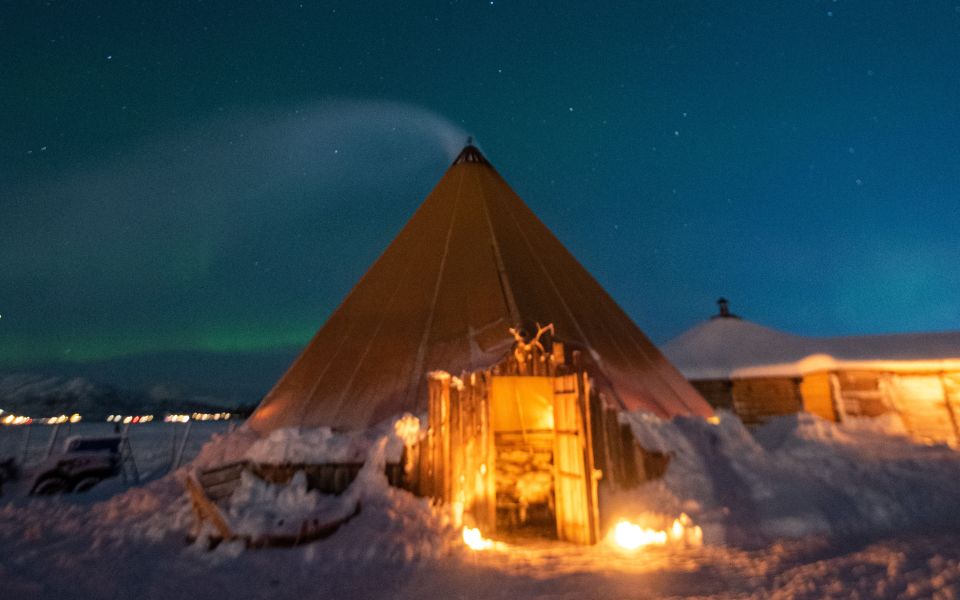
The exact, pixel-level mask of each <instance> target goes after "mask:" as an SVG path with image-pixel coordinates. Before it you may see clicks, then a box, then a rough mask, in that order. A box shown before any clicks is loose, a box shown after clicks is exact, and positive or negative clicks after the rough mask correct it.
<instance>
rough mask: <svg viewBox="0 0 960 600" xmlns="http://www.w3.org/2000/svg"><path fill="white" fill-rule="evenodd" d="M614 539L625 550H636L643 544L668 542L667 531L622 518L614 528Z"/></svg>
mask: <svg viewBox="0 0 960 600" xmlns="http://www.w3.org/2000/svg"><path fill="white" fill-rule="evenodd" d="M613 539H614V541H615V542H617V545H618V546H620V547H621V548H623V549H625V550H636V549H637V548H640V547H641V546H651V545H657V546H662V545H664V544H666V543H667V532H666V531H656V530H653V529H646V528H644V527H640V526H639V525H636V524H634V523H631V522H630V521H626V520H621V521H620V522H619V523H617V526H616V527H615V528H614V530H613Z"/></svg>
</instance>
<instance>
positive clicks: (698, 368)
mask: <svg viewBox="0 0 960 600" xmlns="http://www.w3.org/2000/svg"><path fill="white" fill-rule="evenodd" d="M663 353H664V355H665V356H666V357H667V358H668V359H669V360H670V361H671V362H672V363H673V364H674V365H675V366H676V367H677V368H678V369H680V371H681V372H682V373H683V374H684V375H685V376H686V377H687V378H689V379H729V378H731V376H733V375H734V374H735V375H736V376H738V377H746V376H760V375H773V374H798V373H801V372H810V371H811V370H819V369H821V367H822V368H824V369H828V368H841V367H842V366H845V367H852V366H854V365H856V366H858V367H859V368H864V369H866V368H874V367H876V368H879V367H880V366H881V364H882V365H884V366H885V368H891V369H892V368H894V367H896V368H898V369H907V368H911V367H910V365H906V364H904V363H906V362H913V363H916V364H914V365H913V367H914V368H920V367H921V366H922V365H921V364H920V363H921V362H925V363H926V364H927V366H931V365H934V364H936V365H943V364H946V363H944V362H943V361H949V360H954V359H955V360H960V331H952V332H942V333H902V334H888V335H859V336H836V337H803V336H798V335H792V334H789V333H785V332H782V331H777V330H776V329H770V328H769V327H764V326H762V325H758V324H756V323H752V322H750V321H745V320H742V319H739V318H714V319H710V320H708V321H704V322H702V323H699V324H697V325H695V326H694V327H692V328H690V329H688V330H687V331H685V332H684V333H682V334H680V335H679V336H677V337H676V338H674V339H673V340H671V341H669V342H667V343H666V344H665V345H664V346H663ZM894 363H896V364H894Z"/></svg>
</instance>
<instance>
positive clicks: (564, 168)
mask: <svg viewBox="0 0 960 600" xmlns="http://www.w3.org/2000/svg"><path fill="white" fill-rule="evenodd" d="M606 4H612V3H586V2H585V3H572V2H556V1H554V2H509V1H502V0H496V1H494V2H490V1H489V0H486V1H483V2H473V1H470V2H438V3H427V2H418V3H403V2H393V3H383V2H358V1H350V2H343V3H334V2H319V3H317V2H308V1H304V2H281V1H276V2H263V3H253V2H240V1H237V0H234V1H231V2H216V1H208V2H179V1H175V0H164V1H162V2H149V3H143V2H133V1H125V2H98V1H93V0H91V1H86V2H47V3H41V2H7V3H4V5H3V7H2V9H0V369H8V370H9V369H17V368H27V367H29V366H31V365H37V364H43V363H51V362H57V361H73V362H80V363H84V362H90V361H96V360H100V359H106V358H111V357H122V356H129V355H135V354H149V353H156V352H165V351H188V352H197V351H214V352H218V353H235V352H266V351H269V350H273V349H276V348H291V347H293V346H300V345H303V344H304V343H305V342H306V341H307V340H308V339H309V337H310V336H311V335H312V334H313V333H314V331H316V329H318V328H319V327H320V326H321V325H322V324H323V322H324V321H325V319H326V317H327V316H328V315H329V314H330V312H331V311H332V310H333V309H334V308H335V307H336V305H337V304H338V303H339V302H340V300H341V299H342V298H343V296H344V295H345V294H346V293H347V291H348V290H349V289H350V287H351V286H352V285H353V283H354V282H355V281H356V280H357V279H358V278H359V277H360V276H361V275H362V274H363V272H364V271H365V270H366V268H367V267H368V266H369V265H370V263H371V262H372V261H373V260H374V259H375V258H376V257H377V256H378V255H379V253H380V252H381V251H382V250H383V249H384V248H385V247H386V245H387V244H388V243H389V241H390V240H391V239H392V237H393V236H394V235H395V234H396V233H397V232H398V231H399V229H400V227H401V226H402V225H403V223H404V222H405V221H406V219H407V218H408V217H409V216H410V215H411V214H412V212H413V210H414V209H415V208H416V207H417V205H418V204H419V202H420V201H421V200H422V199H423V198H424V197H425V196H426V194H427V193H428V192H429V191H430V189H431V188H432V187H433V185H434V184H435V183H436V182H437V180H438V179H439V178H440V176H441V175H442V174H443V172H444V170H445V169H446V168H447V166H448V164H449V162H450V160H451V159H452V158H453V156H455V155H456V153H457V152H458V150H459V149H460V147H461V146H462V145H463V144H464V142H465V141H466V137H467V135H473V136H474V137H475V139H476V140H477V143H478V144H479V145H480V147H481V148H482V150H483V151H484V153H485V154H486V155H487V157H488V158H489V159H490V160H491V162H492V163H493V164H494V165H495V166H496V168H497V169H498V170H499V171H500V173H501V174H503V176H504V177H505V178H506V179H507V181H508V182H510V183H511V185H512V186H513V187H514V189H515V190H516V191H517V193H518V194H519V195H520V196H521V197H522V198H524V200H525V201H526V202H527V203H528V204H529V205H530V206H531V207H532V208H533V210H534V211H535V212H536V213H537V214H538V215H539V216H540V217H541V218H542V219H543V221H544V222H546V223H547V225H548V226H549V227H550V228H551V229H552V230H553V231H554V232H555V233H556V234H557V235H558V237H559V238H560V239H561V240H562V241H563V242H564V243H565V244H566V245H567V246H568V248H569V249H570V250H571V251H572V252H573V253H574V255H575V256H577V257H578V258H579V259H580V260H581V262H583V263H584V265H585V266H586V267H587V268H588V269H589V270H590V271H591V272H592V273H593V274H594V275H595V276H596V277H597V279H598V280H599V281H600V282H601V283H602V284H603V285H604V286H606V288H607V289H608V290H609V291H610V293H611V294H612V295H613V297H614V298H615V299H616V300H617V301H619V302H620V303H621V305H622V306H623V307H624V308H625V309H626V311H627V312H628V313H629V314H630V315H631V316H633V318H634V319H635V320H636V322H637V323H638V324H639V325H640V327H641V328H642V329H644V330H645V331H646V332H647V333H648V334H649V335H650V336H651V338H652V339H653V340H654V341H656V342H660V343H662V342H665V341H667V340H668V339H670V338H671V337H672V336H674V335H676V334H678V333H680V332H681V331H683V330H684V329H686V328H687V327H690V326H691V325H693V324H694V323H695V322H697V321H698V320H701V319H703V318H706V317H707V316H708V315H710V314H712V313H713V312H714V310H715V306H714V304H713V302H714V300H715V299H716V298H717V297H718V296H721V295H723V296H726V297H728V298H730V299H731V301H732V308H733V310H734V311H735V312H737V313H739V314H742V315H743V316H745V317H747V318H750V319H752V320H756V321H759V322H761V323H764V324H766V325H769V326H773V327H777V328H780V329H785V330H788V331H791V332H794V333H800V334H809V335H837V334H858V333H882V332H898V331H915V330H943V329H957V328H958V323H960V269H958V268H957V265H958V258H960V6H957V5H956V3H955V2H936V1H933V0H930V1H923V2H881V1H880V0H869V1H863V2H855V1H845V0H840V1H837V2H832V1H829V0H827V1H812V0H810V1H796V2H770V1H768V0H761V1H744V0H738V1H736V2H729V1H723V2H674V1H671V2H658V3H654V2H642V3H629V4H633V5H634V6H623V7H618V8H615V7H610V6H603V5H606ZM622 4H628V3H622ZM597 5H600V6H597Z"/></svg>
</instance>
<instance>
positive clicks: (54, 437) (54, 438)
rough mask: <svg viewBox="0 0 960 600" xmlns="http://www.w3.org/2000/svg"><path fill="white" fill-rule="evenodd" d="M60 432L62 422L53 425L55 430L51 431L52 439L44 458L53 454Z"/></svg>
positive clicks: (48, 443)
mask: <svg viewBox="0 0 960 600" xmlns="http://www.w3.org/2000/svg"><path fill="white" fill-rule="evenodd" d="M59 434H60V423H57V424H55V425H54V426H53V431H51V432H50V441H49V442H47V452H46V454H44V455H43V457H44V458H50V455H51V454H53V447H54V446H55V445H56V443H57V436H58V435H59Z"/></svg>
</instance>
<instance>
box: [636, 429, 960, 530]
mask: <svg viewBox="0 0 960 600" xmlns="http://www.w3.org/2000/svg"><path fill="white" fill-rule="evenodd" d="M627 419H628V420H629V423H630V425H631V427H632V429H633V431H634V435H635V436H636V438H637V440H638V442H639V443H640V444H641V445H642V446H644V447H645V448H647V449H650V450H655V451H660V452H667V453H669V454H670V456H671V462H670V466H669V468H668V469H667V473H666V475H665V477H664V479H663V480H662V481H659V482H653V483H651V484H647V485H645V486H642V487H641V488H640V491H638V492H637V494H634V495H633V498H632V499H633V500H634V501H636V502H638V504H640V505H645V506H659V507H662V509H663V510H664V511H677V510H678V509H682V510H685V511H686V512H688V513H690V514H691V515H692V516H693V517H694V520H695V521H696V522H697V523H699V524H702V525H703V527H704V533H705V540H706V541H707V542H708V543H710V542H718V541H726V542H728V543H733V544H735V545H742V546H746V547H756V546H758V545H761V544H765V543H767V542H769V541H770V540H774V539H779V538H793V537H803V536H809V535H826V536H838V537H848V536H863V535H876V534H883V533H887V532H891V531H895V530H898V529H906V530H913V531H917V530H925V529H929V528H937V527H944V526H946V527H954V528H960V523H957V522H956V518H955V516H954V513H955V507H956V506H957V504H958V503H960V454H958V453H956V452H954V451H952V450H950V449H949V448H947V447H946V446H932V447H931V446H919V445H915V444H913V443H911V442H910V440H909V439H907V438H905V437H898V436H891V435H889V434H890V433H891V432H897V431H902V424H898V423H896V422H895V421H894V420H890V419H887V420H882V421H875V422H872V423H868V422H866V421H862V422H861V421H857V422H854V423H852V424H850V425H847V424H843V425H838V424H836V423H832V422H828V421H824V420H822V419H819V418H818V417H815V416H813V415H810V414H807V413H799V414H796V415H789V416H784V417H780V418H777V419H774V420H772V421H771V422H770V423H768V424H767V425H766V426H764V427H762V428H760V429H758V430H757V431H756V432H755V435H751V434H750V432H748V431H747V430H746V429H745V428H744V427H743V425H742V424H741V422H740V421H739V419H737V418H736V417H735V416H733V415H731V414H729V413H721V415H720V422H719V424H717V425H712V424H709V423H707V422H705V421H702V420H700V419H689V418H677V419H674V420H672V421H662V420H660V419H657V418H655V417H652V416H650V415H646V414H642V413H633V414H630V415H628V416H627ZM637 496H639V498H638V497H637ZM618 502H619V503H620V504H621V505H623V504H626V503H628V502H629V501H628V499H626V498H619V499H618Z"/></svg>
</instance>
